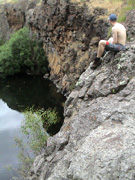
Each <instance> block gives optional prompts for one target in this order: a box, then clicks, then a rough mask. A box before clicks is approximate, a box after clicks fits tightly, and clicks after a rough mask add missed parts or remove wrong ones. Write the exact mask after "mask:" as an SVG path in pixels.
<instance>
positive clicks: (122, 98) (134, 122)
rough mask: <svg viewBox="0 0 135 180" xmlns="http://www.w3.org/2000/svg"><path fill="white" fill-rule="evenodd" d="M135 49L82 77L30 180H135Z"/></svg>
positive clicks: (108, 59) (109, 55)
mask: <svg viewBox="0 0 135 180" xmlns="http://www.w3.org/2000/svg"><path fill="white" fill-rule="evenodd" d="M134 107H135V45H132V46H131V47H128V48H127V50H126V51H124V52H119V53H117V54H115V53H111V52H107V53H106V54H105V56H104V57H103V62H102V65H101V66H100V67H98V69H96V70H95V71H93V70H91V69H90V67H88V68H87V70H86V71H85V72H84V73H83V74H82V75H81V76H80V78H79V80H78V82H77V83H76V88H75V89H74V91H72V93H71V94H70V95H69V97H68V99H67V101H66V103H65V120H64V124H63V126H62V128H61V130H60V132H59V133H58V134H57V135H55V136H54V137H51V138H49V139H48V143H47V147H46V149H45V153H44V154H42V155H41V156H39V157H37V158H36V160H35V162H34V165H33V168H32V171H31V177H30V178H29V179H30V180H54V179H55V180H71V179H72V180H73V179H74V180H99V179H100V180H108V179H109V180H116V179H118V180H127V179H129V180H134V179H135V171H134V169H135V133H134V132H135V113H134Z"/></svg>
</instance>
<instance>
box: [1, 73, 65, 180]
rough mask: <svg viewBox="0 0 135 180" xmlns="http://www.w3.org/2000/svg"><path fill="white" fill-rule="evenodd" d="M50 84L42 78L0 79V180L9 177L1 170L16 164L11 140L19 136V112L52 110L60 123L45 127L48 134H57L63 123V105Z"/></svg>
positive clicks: (5, 170) (8, 178)
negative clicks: (28, 109) (57, 115)
mask: <svg viewBox="0 0 135 180" xmlns="http://www.w3.org/2000/svg"><path fill="white" fill-rule="evenodd" d="M64 101H65V98H64V97H63V96H62V95H61V94H59V93H57V89H56V87H55V86H54V85H53V83H52V82H50V81H48V80H45V79H43V78H42V77H36V76H26V75H18V76H12V77H8V78H7V79H5V80H0V180H10V179H11V177H12V174H11V173H10V172H9V171H8V170H7V169H6V168H5V167H8V166H10V165H12V166H13V167H15V168H16V167H17V166H18V165H19V162H18V159H17V154H18V152H19V149H18V148H17V147H15V146H14V144H15V142H14V137H15V136H18V137H19V136H21V135H20V125H21V121H23V119H24V116H23V112H24V111H25V110H26V109H27V108H31V107H34V109H38V108H44V109H48V108H56V110H57V112H58V114H59V116H60V117H61V122H60V123H59V124H57V125H55V126H52V127H50V128H49V133H50V134H55V133H57V132H58V131H59V129H60V127H61V125H62V123H63V121H62V120H63V102H64Z"/></svg>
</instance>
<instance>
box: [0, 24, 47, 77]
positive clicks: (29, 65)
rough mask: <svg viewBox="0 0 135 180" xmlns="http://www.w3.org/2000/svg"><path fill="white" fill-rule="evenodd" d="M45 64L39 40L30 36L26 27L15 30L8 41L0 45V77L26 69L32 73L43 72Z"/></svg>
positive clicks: (45, 69) (44, 71) (45, 70)
mask: <svg viewBox="0 0 135 180" xmlns="http://www.w3.org/2000/svg"><path fill="white" fill-rule="evenodd" d="M47 66H48V63H47V58H46V56H45V53H44V50H43V48H42V44H41V42H38V41H37V40H36V38H34V37H31V38H30V36H29V30H28V29H27V28H26V27H24V28H22V29H20V30H19V31H17V32H15V33H14V34H13V35H12V36H11V39H10V40H9V41H8V42H6V43H5V44H4V45H2V46H0V77H6V76H7V75H13V74H15V73H19V72H26V71H27V70H29V71H30V72H31V73H33V74H44V73H46V72H47Z"/></svg>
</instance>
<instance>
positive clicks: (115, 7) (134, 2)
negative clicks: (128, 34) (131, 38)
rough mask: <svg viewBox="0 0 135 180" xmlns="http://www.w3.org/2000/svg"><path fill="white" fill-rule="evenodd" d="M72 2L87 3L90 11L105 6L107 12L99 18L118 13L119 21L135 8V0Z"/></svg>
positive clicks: (73, 1)
mask: <svg viewBox="0 0 135 180" xmlns="http://www.w3.org/2000/svg"><path fill="white" fill-rule="evenodd" d="M71 2H72V3H77V4H79V5H80V6H82V5H84V3H85V4H86V5H87V7H88V9H89V10H90V12H94V10H95V8H99V9H100V8H101V9H102V8H103V9H104V8H105V9H107V13H106V14H105V15H104V16H100V17H99V18H105V19H106V18H107V17H108V16H109V15H110V14H113V13H114V14H117V16H118V22H124V21H125V19H126V12H128V11H130V10H132V9H135V0H102V1H101V0H90V1H89V2H87V0H71Z"/></svg>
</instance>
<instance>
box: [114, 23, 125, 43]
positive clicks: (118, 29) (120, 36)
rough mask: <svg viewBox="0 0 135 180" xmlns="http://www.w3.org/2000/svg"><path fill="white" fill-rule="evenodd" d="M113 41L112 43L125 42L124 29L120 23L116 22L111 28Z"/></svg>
mask: <svg viewBox="0 0 135 180" xmlns="http://www.w3.org/2000/svg"><path fill="white" fill-rule="evenodd" d="M112 34H113V42H112V43H114V44H122V45H125V44H126V29H125V27H124V26H123V25H122V24H120V23H116V24H115V25H114V26H113V28H112Z"/></svg>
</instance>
